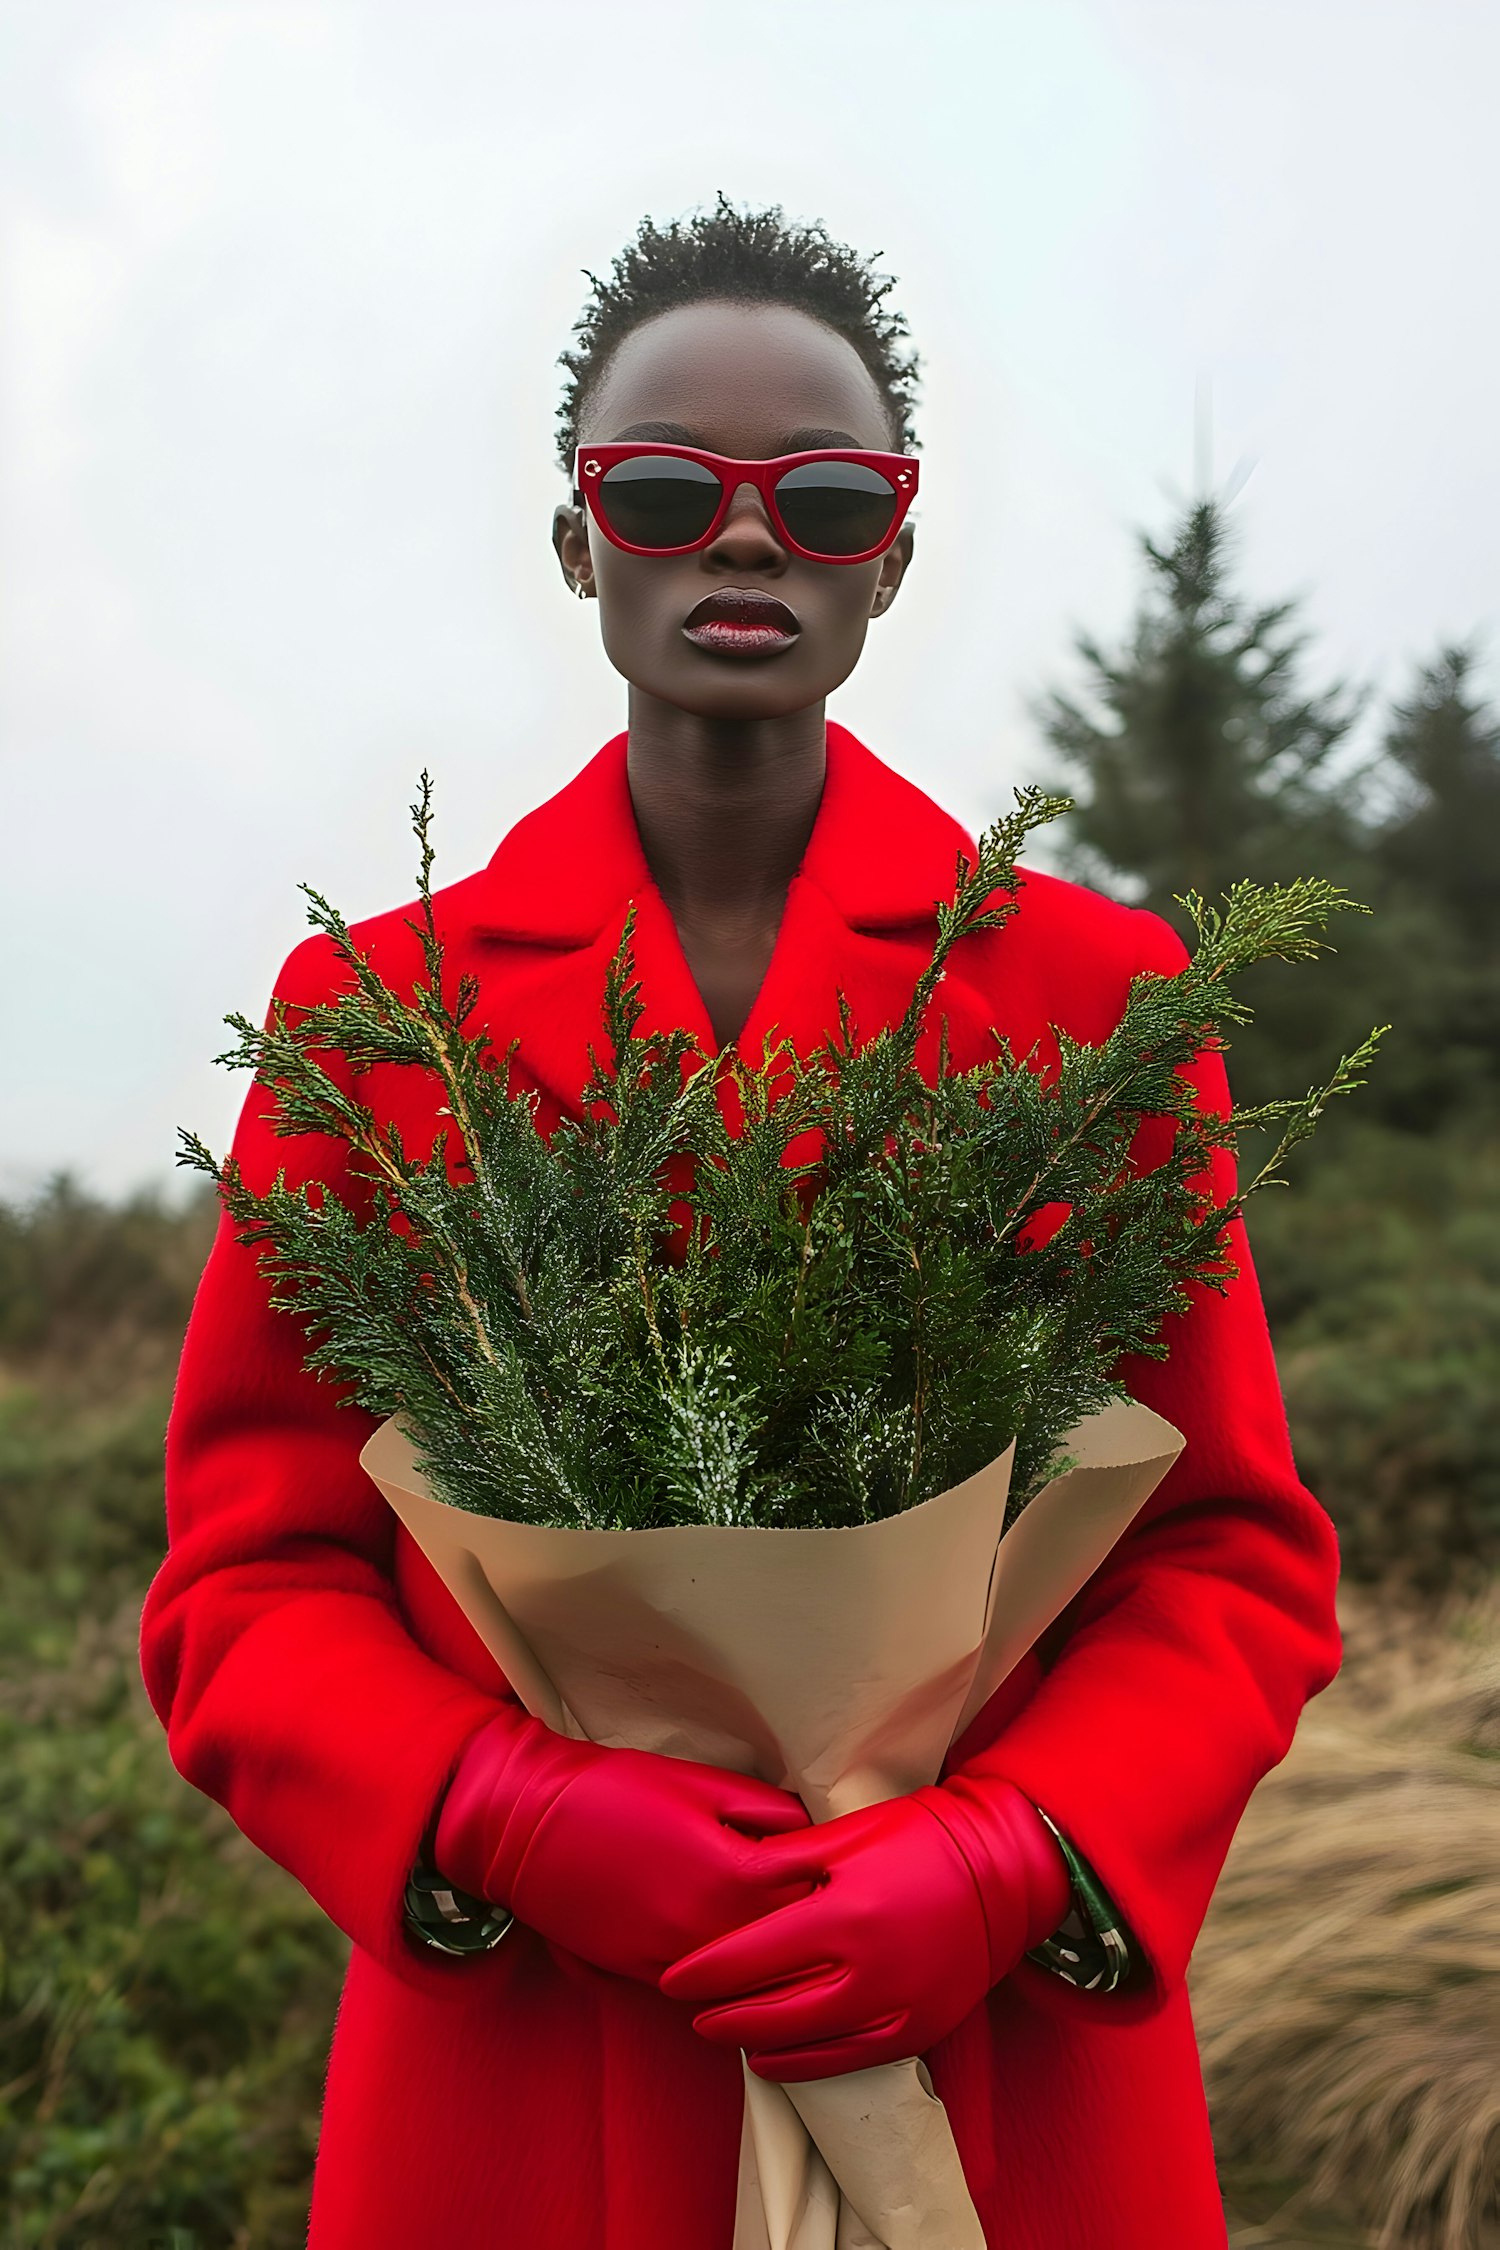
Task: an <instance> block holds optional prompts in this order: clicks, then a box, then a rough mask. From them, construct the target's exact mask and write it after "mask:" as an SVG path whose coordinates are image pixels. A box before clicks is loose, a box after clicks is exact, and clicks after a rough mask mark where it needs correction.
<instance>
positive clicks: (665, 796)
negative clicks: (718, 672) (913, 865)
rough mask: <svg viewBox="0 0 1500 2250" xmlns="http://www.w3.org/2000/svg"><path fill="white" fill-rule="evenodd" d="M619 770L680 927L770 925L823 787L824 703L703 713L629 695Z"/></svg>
mask: <svg viewBox="0 0 1500 2250" xmlns="http://www.w3.org/2000/svg"><path fill="white" fill-rule="evenodd" d="M628 723H629V735H630V740H629V748H628V751H627V755H626V770H627V772H628V774H629V777H630V795H631V801H632V803H633V805H634V807H635V817H636V826H637V828H638V829H639V831H640V838H641V847H642V850H643V851H644V853H645V857H646V864H647V866H648V867H649V868H650V870H651V876H652V880H653V881H654V882H655V884H656V886H657V889H658V890H659V891H660V892H661V894H662V897H663V899H664V900H665V901H666V904H667V906H668V908H669V910H670V912H671V913H672V915H673V917H674V918H675V920H676V921H677V923H678V925H679V927H681V926H683V925H688V926H692V925H694V924H696V923H699V922H714V923H718V924H720V925H722V924H723V923H725V922H726V921H729V922H732V921H738V920H744V921H746V922H753V923H759V922H762V921H767V920H768V921H769V922H770V924H771V926H772V929H773V930H774V927H775V924H776V923H777V922H778V921H779V920H780V917H781V909H782V907H783V905H784V904H785V901H786V893H787V886H788V884H789V883H790V882H791V879H792V877H793V876H794V875H795V874H796V872H797V869H798V866H799V865H800V863H801V860H802V855H803V852H804V851H805V849H806V847H807V839H808V837H809V836H810V835H811V834H812V826H813V822H814V820H815V819H816V817H817V811H818V800H819V798H820V797H821V796H822V793H823V772H824V764H825V734H824V725H825V721H824V708H823V704H822V703H821V701H820V702H818V703H816V704H813V705H810V706H809V708H808V709H807V710H805V711H793V712H790V713H788V714H787V716H785V717H784V718H775V719H719V718H704V717H701V716H700V715H699V714H698V713H696V712H692V711H683V710H679V709H678V708H677V706H676V705H675V704H669V703H663V702H661V701H659V700H658V699H657V698H655V697H651V696H646V695H642V694H640V693H638V691H637V690H636V689H634V688H632V689H631V691H630V703H629V721H628Z"/></svg>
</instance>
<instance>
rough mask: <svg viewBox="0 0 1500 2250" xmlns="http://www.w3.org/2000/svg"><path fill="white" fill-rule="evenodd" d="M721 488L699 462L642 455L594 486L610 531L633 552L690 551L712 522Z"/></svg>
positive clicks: (619, 465) (618, 466)
mask: <svg viewBox="0 0 1500 2250" xmlns="http://www.w3.org/2000/svg"><path fill="white" fill-rule="evenodd" d="M722 491H723V487H722V486H721V484H720V483H719V480H718V478H717V477H716V476H715V475H714V473H713V471H712V469H706V468H705V467H704V466H703V463H702V462H701V461H679V460H678V459H677V458H676V457H675V456H674V455H673V454H670V453H641V454H637V455H636V456H635V457H634V458H633V459H632V460H629V461H617V462H616V463H615V465H614V467H613V468H612V469H609V470H607V471H606V472H605V474H604V476H603V478H602V479H601V480H600V485H599V505H600V507H601V508H602V509H603V511H604V516H605V520H606V521H607V523H608V524H609V526H610V529H611V530H612V531H617V532H618V533H619V535H620V537H621V538H622V539H628V540H629V541H630V542H631V544H632V545H633V546H636V547H690V546H691V545H692V543H693V541H694V540H695V539H701V538H702V537H703V534H704V532H705V531H707V529H708V527H709V525H710V524H711V523H712V522H713V520H714V513H715V511H716V509H717V508H718V505H719V498H720V495H721V493H722Z"/></svg>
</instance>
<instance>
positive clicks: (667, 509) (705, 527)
mask: <svg viewBox="0 0 1500 2250" xmlns="http://www.w3.org/2000/svg"><path fill="white" fill-rule="evenodd" d="M574 476H575V478H576V480H577V483H576V486H575V493H574V497H575V499H576V500H577V501H578V502H579V503H580V504H582V502H584V501H587V503H588V507H589V512H590V513H591V514H592V516H593V518H594V521H595V523H597V524H598V526H599V529H600V530H601V531H602V532H603V533H604V536H605V538H606V539H608V540H609V541H610V542H611V543H612V545H614V546H616V547H623V548H624V549H625V552H626V553H627V554H629V555H690V554H691V553H692V552H693V550H694V548H695V547H706V546H707V545H708V543H709V541H710V540H711V539H712V538H714V536H715V535H716V533H717V532H718V529H719V526H720V525H721V524H722V523H723V521H724V518H725V516H726V515H728V513H729V503H730V501H731V500H732V499H733V498H734V495H735V493H736V492H737V491H738V489H739V487H740V486H741V485H742V484H750V485H754V487H755V489H756V491H757V492H758V493H759V494H760V496H761V499H762V501H763V502H764V504H765V509H766V513H767V515H768V516H769V517H770V519H771V521H772V523H773V524H774V525H775V527H776V532H777V535H778V537H779V538H780V539H781V540H782V541H783V542H784V544H785V545H786V546H788V547H790V548H791V550H792V552H793V553H794V554H798V555H805V556H806V557H807V559H808V560H809V561H810V562H836V563H859V562H870V561H872V560H873V559H874V557H875V556H876V555H883V554H884V553H885V550H886V548H887V547H888V546H889V545H890V544H891V541H892V540H893V539H894V538H895V536H896V534H897V532H898V531H899V530H900V529H901V525H902V522H903V521H904V519H905V516H906V511H907V509H908V508H909V507H910V506H911V504H912V501H913V499H914V498H915V497H916V490H917V463H916V462H915V461H914V460H913V459H911V457H910V456H909V455H907V454H905V453H859V452H848V453H845V452H840V451H832V452H830V451H826V450H819V451H818V452H815V453H783V454H780V455H778V456H777V457H776V459H774V460H771V461H736V460H733V459H731V458H730V457H729V456H727V455H725V454H722V453H701V452H700V451H699V450H698V448H697V447H696V446H692V445H649V444H636V445H581V446H579V448H578V450H577V452H576V454H575V455H574Z"/></svg>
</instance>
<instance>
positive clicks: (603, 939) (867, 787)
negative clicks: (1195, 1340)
mask: <svg viewBox="0 0 1500 2250" xmlns="http://www.w3.org/2000/svg"><path fill="white" fill-rule="evenodd" d="M626 746H627V737H626V736H625V735H624V734H619V735H616V736H614V737H613V739H612V740H611V741H609V742H607V743H606V744H605V745H604V747H603V749H602V750H600V751H599V752H598V754H597V755H596V756H595V757H594V758H592V759H591V760H590V761H589V763H588V765H587V766H585V767H584V769H583V771H582V772H581V773H580V774H578V775H577V777H576V778H575V779H574V780H573V781H571V782H569V783H568V784H567V786H566V787H565V788H564V789H562V790H560V791H559V792H558V794H557V795H556V796H555V797H553V798H551V799H550V800H549V801H548V802H547V803H546V804H544V805H541V806H539V807H538V808H537V809H536V811H535V812H532V813H529V814H527V816H526V817H525V819H523V820H521V821H520V822H518V823H517V825H516V827H514V828H513V829H512V830H511V831H510V833H509V835H508V836H507V837H506V838H505V840H504V842H503V843H502V844H501V846H500V848H499V850H498V851H497V852H496V854H495V856H494V858H493V860H492V861H491V862H490V865H489V868H488V869H487V870H486V877H485V880H484V882H483V884H482V885H481V886H480V898H479V904H478V909H477V912H476V916H475V922H474V926H473V932H472V936H473V942H474V945H475V949H476V953H477V956H478V962H477V965H478V966H479V967H480V970H481V978H482V982H483V983H484V984H485V985H487V986H489V987H490V989H491V990H493V991H494V992H495V1003H494V1020H493V1021H492V1022H491V1023H490V1025H489V1027H488V1028H489V1030H490V1033H491V1036H492V1037H493V1038H494V1039H495V1040H496V1041H497V1043H499V1044H500V1045H501V1046H506V1045H509V1043H510V1041H511V1039H512V1038H516V1037H518V1038H519V1049H518V1061H519V1063H520V1066H521V1071H522V1075H523V1076H524V1077H525V1078H526V1079H528V1080H529V1081H530V1082H531V1083H533V1084H534V1085H535V1086H536V1087H537V1088H538V1089H540V1090H541V1091H542V1092H543V1093H544V1094H545V1095H546V1096H548V1097H549V1098H550V1102H551V1103H553V1104H555V1105H556V1108H557V1110H558V1111H559V1112H569V1113H576V1110H577V1106H578V1096H579V1092H580V1090H581V1088H582V1086H583V1084H584V1081H585V1078H586V1076H587V1074H588V1067H589V1065H588V1051H589V1048H590V1046H591V1045H593V1046H595V1047H597V1046H598V1044H599V1042H600V1040H601V1037H602V1032H603V1015H602V1003H603V995H604V983H605V974H606V971H607V969H608V965H609V961H610V958H611V956H612V954H613V952H614V949H615V946H616V944H617V943H618V941H619V936H620V931H621V928H622V926H623V923H624V918H625V914H626V911H627V909H628V908H629V906H630V905H631V904H632V903H633V904H634V907H635V913H636V926H635V937H634V952H635V966H636V974H637V976H638V978H639V980H640V984H641V997H642V1000H643V1002H644V1006H645V1015H644V1018H643V1027H644V1028H646V1029H648V1030H657V1031H671V1030H677V1029H682V1030H686V1031H690V1032H691V1033H693V1035H694V1036H695V1037H696V1038H697V1039H698V1040H699V1041H700V1042H701V1044H702V1045H703V1048H704V1051H705V1052H706V1053H709V1054H712V1053H713V1052H714V1047H715V1042H714V1037H713V1032H712V1028H711V1026H710V1024H709V1021H708V1015H707V1011H706V1009H705V1008H704V1005H703V1001H702V997H701V995H700V994H699V992H698V989H697V986H696V985H695V983H694V982H693V978H692V975H691V973H690V971H689V969H688V966H687V962H686V959H685V957H684V954H683V951H682V946H681V943H680V941H679V939H678V936H677V931H676V928H675V926H674V924H673V922H672V918H671V915H670V913H669V912H668V910H667V907H666V905H665V902H664V901H663V899H662V897H661V894H660V892H659V891H658V890H657V887H656V885H655V883H654V882H653V881H652V879H651V875H650V871H649V869H648V868H647V865H646V861H645V856H644V854H643V852H642V849H641V842H640V834H639V831H638V829H637V827H636V821H635V812H634V808H633V806H632V804H631V798H630V786H629V780H628V776H627V771H626ZM973 848H974V847H973V844H972V841H971V840H970V838H969V837H968V835H967V834H966V833H965V831H964V830H963V829H962V828H961V827H960V826H959V824H958V823H957V821H955V820H953V819H952V818H951V817H950V816H949V815H948V814H947V813H945V812H943V811H942V810H941V809H940V808H939V807H938V806H937V805H935V804H934V803H933V802H932V800H931V798H929V797H927V796H925V795H924V794H923V792H922V791H921V790H920V789H917V788H915V787H914V786H913V784H912V783H910V782H908V781H905V780H903V779H902V778H901V776H900V775H898V774H896V773H894V772H893V771H892V770H891V768H890V767H888V766H886V765H884V764H882V762H881V761H880V760H879V759H878V758H876V757H875V756H874V755H873V753H872V752H871V751H869V750H867V749H866V748H865V746H864V744H863V743H861V742H859V741H858V740H856V738H855V737H854V736H853V735H852V734H850V733H849V731H848V729H847V728H845V727H841V726H839V725H837V724H836V723H834V722H830V723H829V726H828V764H827V772H826V777H825V781H824V787H823V795H822V798H821V800H820V803H819V807H818V814H817V818H816V820H815V822H814V824H813V831H812V835H811V836H810V838H809V840H808V845H807V850H806V852H805V854H804V856H803V862H802V866H801V868H800V869H799V871H798V873H797V875H796V876H795V877H794V879H793V881H792V884H791V888H790V890H789V893H788V897H787V904H786V911H785V913H784V915H783V917H782V923H781V928H780V930H779V932H778V934H777V939H776V945H775V949H774V951H773V954H772V957H771V962H770V965H769V967H768V969H767V972H766V976H765V980H764V982H763V984H762V986H761V989H760V992H759V993H758V994H757V996H756V999H755V1001H754V1004H753V1006H752V1008H751V1011H750V1015H749V1018H748V1020H747V1022H746V1025H745V1029H744V1031H743V1033H742V1034H741V1037H740V1040H739V1042H738V1045H739V1047H740V1049H741V1051H742V1052H743V1053H744V1054H745V1055H746V1057H747V1058H749V1059H754V1058H756V1057H757V1056H758V1055H759V1054H760V1053H761V1052H762V1051H763V1045H764V1042H765V1041H766V1039H767V1038H768V1037H773V1036H779V1037H781V1038H785V1039H789V1040H790V1041H791V1042H792V1044H793V1045H794V1046H795V1047H796V1048H797V1049H798V1050H799V1051H801V1052H804V1053H805V1052H806V1051H807V1050H808V1049H809V1048H810V1047H812V1046H815V1045H817V1044H818V1043H819V1042H820V1041H821V1040H822V1039H824V1038H826V1037H827V1036H828V1035H829V1034H830V1033H831V1032H832V1031H834V1030H835V1029H836V1027H837V1022H838V999H839V994H840V993H841V992H842V993H843V994H844V995H845V996H846V997H847V999H848V1001H849V1005H850V1008H851V1011H852V1013H853V1017H854V1024H855V1029H856V1032H857V1033H858V1034H859V1035H860V1036H861V1037H869V1036H870V1035H871V1034H872V1033H874V1032H875V1031H877V1030H879V1029H880V1028H881V1026H882V1025H884V1024H887V1023H890V1022H893V1021H894V1020H896V1019H897V1018H898V1017H899V1016H900V1015H901V1013H902V1011H903V1010H904V1008H905V1006H906V1004H907V1000H908V998H909V996H910V993H911V989H912V984H913V981H914V980H915V978H916V976H917V974H918V973H919V971H920V969H921V966H922V964H923V962H924V961H925V960H926V958H927V955H928V953H929V951H930V949H931V944H932V939H933V934H934V918H933V907H934V903H935V901H936V900H937V899H939V898H940V897H948V896H951V895H952V890H953V883H954V876H955V869H956V862H957V858H958V855H959V853H960V852H965V851H966V852H969V853H972V851H973ZM486 970H487V971H488V972H489V973H488V974H485V971H486ZM496 972H499V974H498V976H497V975H496ZM492 978H493V979H494V980H495V981H494V982H493V983H492V982H491V980H492ZM943 1013H944V1015H945V1017H946V1019H947V1022H948V1026H949V1036H950V1041H951V1042H952V1046H953V1053H954V1060H955V1062H957V1063H959V1064H960V1065H961V1064H963V1063H964V1062H966V1061H971V1060H976V1059H977V1058H978V1056H979V1054H980V1053H982V1052H985V1051H987V1050H988V1048H989V1046H990V1044H991V1041H992V1032H991V1025H992V1023H993V1020H994V1019H993V1013H992V1009H991V1007H990V1005H989V1004H988V1003H987V1002H986V1000H985V998H984V996H983V994H982V993H981V992H979V991H978V990H977V989H976V988H974V987H973V986H971V985H969V984H968V982H967V980H966V979H965V978H964V977H963V976H962V975H961V974H960V973H959V971H958V970H957V968H955V969H954V970H953V971H951V972H950V975H949V977H948V979H947V980H946V982H945V985H944V988H943Z"/></svg>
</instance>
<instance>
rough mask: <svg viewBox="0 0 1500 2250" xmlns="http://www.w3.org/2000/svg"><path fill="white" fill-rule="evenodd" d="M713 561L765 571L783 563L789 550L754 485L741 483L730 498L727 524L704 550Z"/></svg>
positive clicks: (719, 529)
mask: <svg viewBox="0 0 1500 2250" xmlns="http://www.w3.org/2000/svg"><path fill="white" fill-rule="evenodd" d="M704 552H705V554H706V556H707V557H708V559H709V560H710V561H711V562H721V563H726V564H730V565H735V566H738V567H740V568H742V569H743V568H750V567H755V566H758V567H759V568H761V569H765V568H767V567H768V566H770V565H774V564H776V563H784V562H785V561H786V557H787V550H786V548H785V547H783V546H782V544H781V541H780V539H779V538H778V537H777V535H776V526H775V525H774V524H773V523H772V521H771V518H770V516H769V515H768V513H767V511H766V504H765V502H764V501H763V500H762V498H761V496H760V494H759V493H758V492H757V491H756V489H755V487H754V485H753V484H739V485H736V486H735V489H734V491H733V492H732V493H731V494H730V496H729V507H728V510H727V512H726V514H725V517H724V521H723V522H722V523H721V524H720V526H719V528H718V530H717V531H716V532H715V533H714V536H713V538H712V539H711V540H710V542H709V544H708V546H707V548H706V549H705V550H704Z"/></svg>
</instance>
